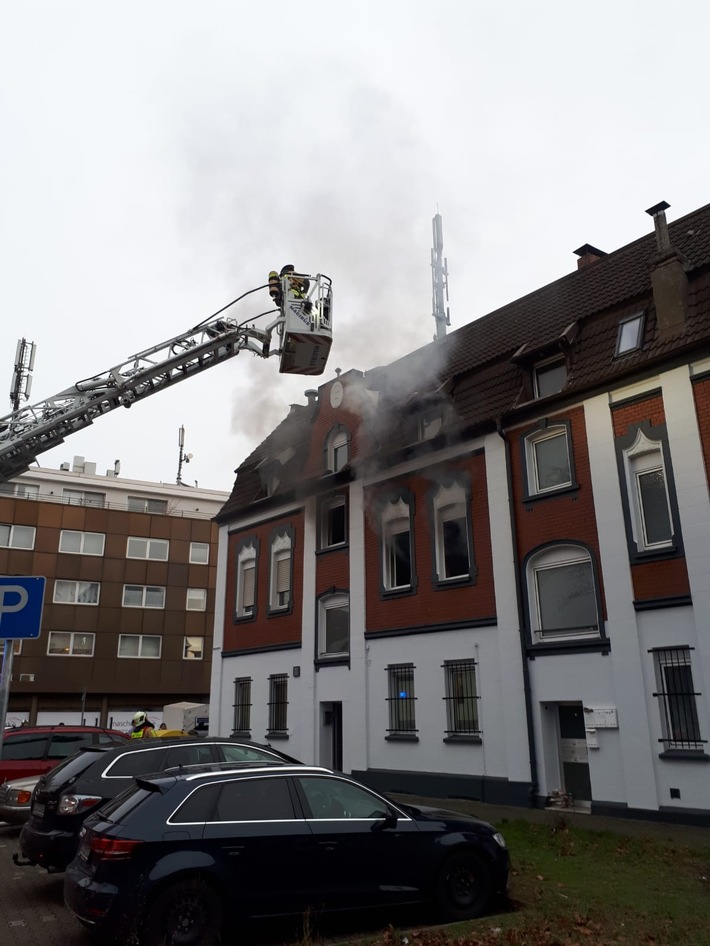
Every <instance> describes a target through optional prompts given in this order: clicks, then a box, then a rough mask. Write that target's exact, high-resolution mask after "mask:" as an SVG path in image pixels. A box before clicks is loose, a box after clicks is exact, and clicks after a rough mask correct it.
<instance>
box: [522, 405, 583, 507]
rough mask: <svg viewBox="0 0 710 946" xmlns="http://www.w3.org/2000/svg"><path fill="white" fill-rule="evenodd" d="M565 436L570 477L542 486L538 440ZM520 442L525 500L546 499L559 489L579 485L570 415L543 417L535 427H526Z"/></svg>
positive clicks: (568, 489) (574, 488) (562, 490)
mask: <svg viewBox="0 0 710 946" xmlns="http://www.w3.org/2000/svg"><path fill="white" fill-rule="evenodd" d="M562 436H564V437H565V444H566V447H567V464H568V469H569V481H568V482H566V483H561V484H559V485H556V486H547V487H541V486H540V475H539V467H538V462H537V461H538V457H537V453H536V449H535V448H536V447H537V445H538V444H539V443H543V442H544V441H546V440H552V439H555V438H558V437H562ZM520 445H521V459H522V465H523V471H524V480H523V487H524V489H523V492H524V497H523V501H524V502H530V501H534V500H538V499H544V498H546V497H547V496H557V495H559V494H560V493H565V492H569V491H571V490H578V489H579V484H578V483H577V473H576V469H575V463H574V450H573V444H572V424H571V422H570V421H569V420H568V419H566V418H555V419H554V420H548V419H547V418H543V420H541V421H540V422H539V423H538V424H536V425H535V426H534V427H532V428H531V429H529V430H526V431H525V433H524V434H523V435H522V437H521V442H520Z"/></svg>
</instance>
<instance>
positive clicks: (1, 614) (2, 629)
mask: <svg viewBox="0 0 710 946" xmlns="http://www.w3.org/2000/svg"><path fill="white" fill-rule="evenodd" d="M45 583H46V579H45V578H18V577H16V576H12V577H8V576H5V575H2V576H0V638H5V640H18V639H23V638H31V637H39V632H40V628H41V627H42V608H43V606H44V586H45Z"/></svg>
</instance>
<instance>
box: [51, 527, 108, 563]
mask: <svg viewBox="0 0 710 946" xmlns="http://www.w3.org/2000/svg"><path fill="white" fill-rule="evenodd" d="M69 535H78V536H80V537H81V538H80V542H79V544H80V546H81V547H80V548H79V550H78V551H75V550H74V549H63V548H62V539H63V538H64V536H69ZM87 536H92V537H96V536H100V538H101V540H102V541H101V551H100V552H90V551H87V549H86V548H85V545H86V539H87ZM58 551H59V552H60V553H61V554H62V555H92V556H95V557H96V558H101V557H102V556H103V555H104V552H105V551H106V533H105V532H80V531H79V530H78V529H62V530H61V532H60V533H59V548H58Z"/></svg>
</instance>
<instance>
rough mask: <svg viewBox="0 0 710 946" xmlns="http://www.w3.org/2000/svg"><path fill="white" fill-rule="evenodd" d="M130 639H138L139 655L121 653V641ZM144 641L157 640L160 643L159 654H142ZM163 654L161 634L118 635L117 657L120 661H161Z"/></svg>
mask: <svg viewBox="0 0 710 946" xmlns="http://www.w3.org/2000/svg"><path fill="white" fill-rule="evenodd" d="M128 638H137V639H138V653H137V654H122V653H121V641H123V640H124V639H128ZM144 640H157V641H158V642H159V643H158V653H157V654H144V653H143V652H142V651H143V641H144ZM162 653H163V638H162V636H161V635H160V634H119V635H118V645H117V648H116V657H117V658H118V659H120V660H160V659H161V656H162Z"/></svg>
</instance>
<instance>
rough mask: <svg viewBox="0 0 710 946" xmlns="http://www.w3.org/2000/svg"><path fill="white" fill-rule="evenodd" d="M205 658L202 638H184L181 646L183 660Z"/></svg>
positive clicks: (189, 636)
mask: <svg viewBox="0 0 710 946" xmlns="http://www.w3.org/2000/svg"><path fill="white" fill-rule="evenodd" d="M204 656H205V639H204V637H193V636H191V635H188V636H186V637H185V638H184V640H183V644H182V659H183V660H202V658H203V657H204Z"/></svg>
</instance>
